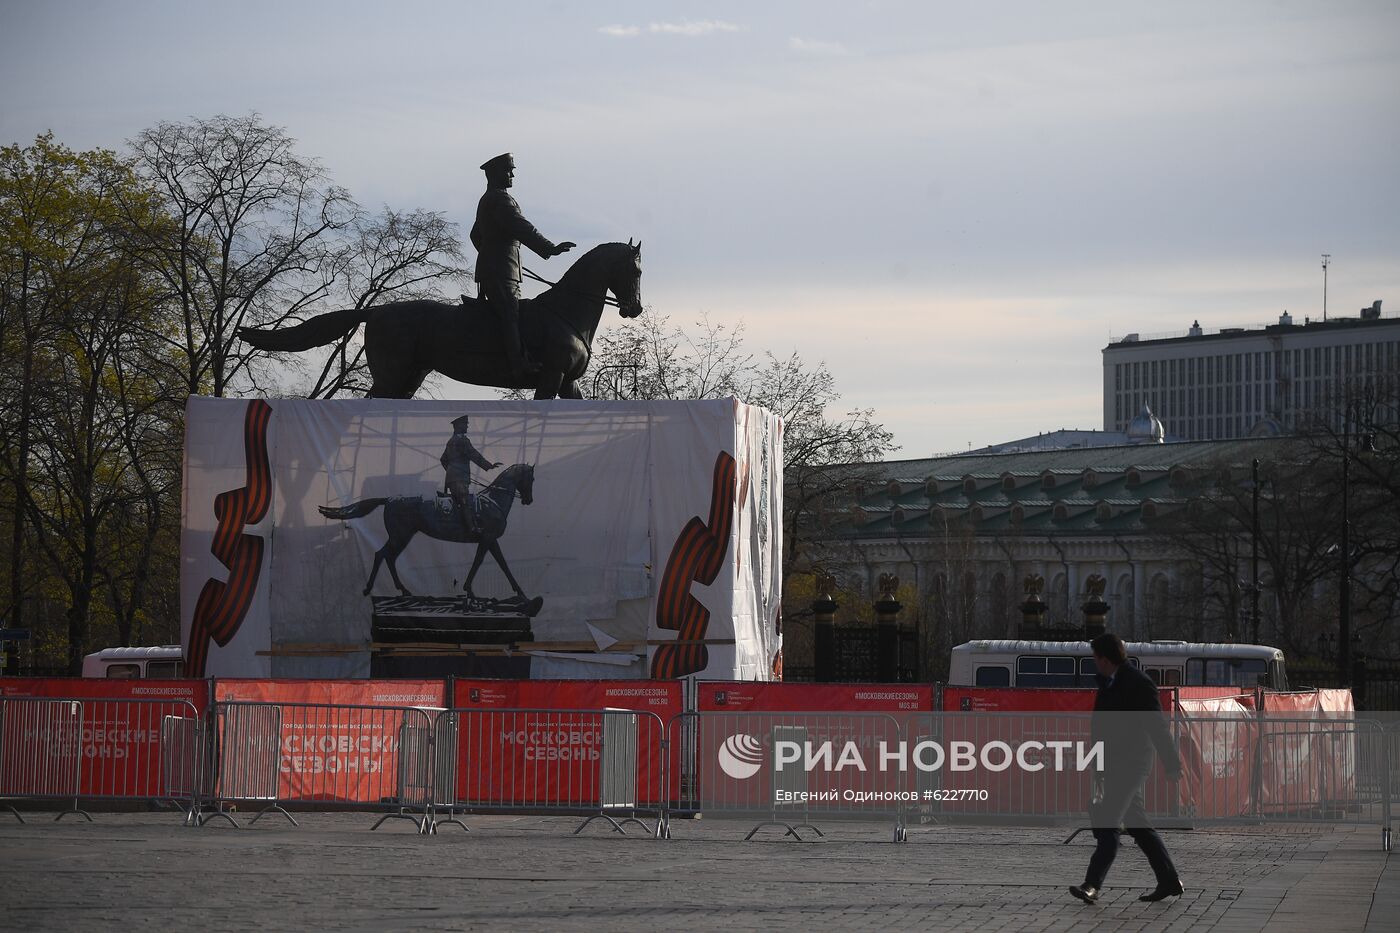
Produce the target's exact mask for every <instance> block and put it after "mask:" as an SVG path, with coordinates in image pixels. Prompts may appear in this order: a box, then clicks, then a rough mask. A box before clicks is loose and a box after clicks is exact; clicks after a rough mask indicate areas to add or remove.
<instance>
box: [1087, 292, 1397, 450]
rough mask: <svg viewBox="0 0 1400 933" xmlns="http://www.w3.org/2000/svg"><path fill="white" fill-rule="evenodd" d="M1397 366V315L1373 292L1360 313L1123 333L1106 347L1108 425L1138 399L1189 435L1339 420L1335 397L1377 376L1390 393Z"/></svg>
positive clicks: (1208, 436)
mask: <svg viewBox="0 0 1400 933" xmlns="http://www.w3.org/2000/svg"><path fill="white" fill-rule="evenodd" d="M1397 373H1400V317H1382V315H1381V303H1380V302H1379V301H1377V302H1376V303H1375V304H1373V305H1372V306H1371V307H1369V308H1363V309H1362V311H1361V314H1360V316H1359V317H1344V318H1337V317H1333V318H1331V319H1330V320H1326V321H1321V320H1317V321H1314V320H1308V319H1304V321H1303V323H1301V324H1299V323H1296V322H1295V321H1294V320H1293V319H1292V317H1291V316H1290V315H1289V314H1288V313H1287V312H1284V314H1283V315H1282V316H1281V317H1280V318H1279V321H1278V323H1277V324H1269V325H1265V326H1261V327H1257V328H1244V327H1224V328H1220V329H1219V330H1216V331H1209V332H1208V331H1205V330H1203V329H1202V328H1201V327H1200V326H1199V325H1198V324H1197V325H1193V326H1192V327H1191V329H1190V330H1189V331H1187V332H1186V333H1185V334H1173V335H1164V336H1149V337H1146V338H1140V337H1139V336H1138V335H1137V334H1128V335H1127V336H1126V337H1123V338H1121V339H1119V340H1115V341H1113V342H1112V343H1110V344H1109V345H1108V346H1107V347H1105V348H1104V350H1103V421H1104V430H1105V431H1124V430H1126V429H1127V427H1128V425H1129V423H1130V422H1131V421H1132V420H1133V419H1134V418H1135V417H1137V416H1138V415H1140V414H1141V413H1142V411H1143V408H1144V407H1147V408H1149V409H1150V410H1151V412H1152V413H1153V414H1155V415H1156V416H1157V417H1158V418H1159V419H1160V420H1161V422H1162V425H1163V427H1164V429H1165V431H1166V433H1167V434H1168V435H1170V436H1175V437H1180V438H1183V439H1186V440H1219V439H1224V438H1234V437H1248V436H1251V435H1255V436H1257V435H1262V434H1278V433H1291V432H1293V431H1295V430H1297V429H1298V428H1300V427H1306V426H1307V425H1308V424H1309V423H1315V422H1322V423H1325V424H1329V425H1331V426H1332V427H1334V428H1340V427H1341V422H1342V417H1343V409H1344V407H1345V405H1344V404H1342V403H1340V402H1339V400H1340V399H1345V398H1349V397H1355V394H1356V392H1357V390H1358V389H1360V388H1362V387H1364V386H1365V385H1367V384H1372V385H1374V384H1376V383H1384V384H1386V385H1388V386H1389V387H1390V394H1392V395H1393V394H1394V380H1395V378H1396V374H1397Z"/></svg>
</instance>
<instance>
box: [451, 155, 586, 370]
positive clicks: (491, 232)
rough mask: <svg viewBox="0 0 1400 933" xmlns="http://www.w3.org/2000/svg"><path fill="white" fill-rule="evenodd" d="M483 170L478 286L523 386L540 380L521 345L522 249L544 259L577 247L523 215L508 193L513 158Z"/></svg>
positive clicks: (476, 232)
mask: <svg viewBox="0 0 1400 933" xmlns="http://www.w3.org/2000/svg"><path fill="white" fill-rule="evenodd" d="M481 170H482V171H484V172H485V173H486V193H485V194H483V195H482V196H481V200H480V201H479V202H478V203H477V205H476V222H475V223H474V224H472V231H471V241H472V245H473V246H475V247H476V251H477V257H476V284H477V289H478V291H479V293H480V296H481V298H482V299H483V300H484V301H485V302H486V308H487V310H488V311H490V312H491V314H492V316H494V317H495V318H496V321H497V323H498V325H499V327H500V330H501V339H502V341H503V342H504V346H503V349H504V350H505V354H506V362H507V364H508V365H509V366H510V370H511V377H512V378H513V379H515V380H516V381H518V382H523V381H525V380H527V379H529V378H530V377H532V376H533V375H535V372H536V371H537V368H536V367H533V366H532V365H531V364H530V361H529V360H528V359H527V357H526V356H525V352H524V350H523V348H522V347H521V343H520V244H521V243H524V244H525V245H526V246H528V247H530V249H532V250H534V251H535V252H536V253H538V254H539V256H540V258H542V259H549V258H550V257H552V256H558V255H559V254H560V253H567V252H568V251H569V250H571V249H573V248H574V245H575V244H573V243H570V242H568V241H565V242H563V243H560V244H559V245H558V246H556V245H554V244H553V243H551V242H550V241H549V240H546V239H545V238H544V237H543V236H541V235H540V232H539V231H538V230H536V229H535V226H534V224H532V223H530V222H529V221H528V220H526V219H525V217H524V216H523V215H522V214H521V213H520V205H519V204H516V203H515V198H513V197H511V196H510V194H509V193H507V189H508V188H510V187H511V186H512V185H514V184H515V159H514V158H513V157H512V156H511V154H510V153H509V152H506V153H503V154H501V155H498V156H496V157H495V158H494V159H488V160H487V161H485V162H483V163H482V164H481Z"/></svg>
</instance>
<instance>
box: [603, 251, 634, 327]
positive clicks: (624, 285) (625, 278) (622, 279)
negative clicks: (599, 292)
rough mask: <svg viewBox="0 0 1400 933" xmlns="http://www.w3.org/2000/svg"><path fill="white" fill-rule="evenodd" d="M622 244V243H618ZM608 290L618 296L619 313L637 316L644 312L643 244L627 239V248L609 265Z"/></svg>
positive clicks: (624, 315)
mask: <svg viewBox="0 0 1400 933" xmlns="http://www.w3.org/2000/svg"><path fill="white" fill-rule="evenodd" d="M617 245H618V246H622V244H621V243H618V244H617ZM608 290H609V291H611V292H612V293H613V294H614V295H615V296H617V305H618V313H619V314H621V315H622V316H623V317H636V316H637V315H639V314H641V313H642V244H641V243H640V242H639V243H637V245H636V246H633V245H632V241H631V240H628V241H627V246H626V248H625V249H621V250H619V251H618V255H617V258H616V259H614V260H613V262H612V264H611V265H610V266H609V267H608Z"/></svg>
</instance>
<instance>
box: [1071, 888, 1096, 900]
mask: <svg viewBox="0 0 1400 933" xmlns="http://www.w3.org/2000/svg"><path fill="white" fill-rule="evenodd" d="M1069 893H1071V894H1073V895H1074V896H1075V897H1077V898H1079V899H1080V900H1081V901H1083V902H1084V903H1086V904H1092V903H1094V902H1095V901H1097V900H1098V899H1099V889H1098V888H1096V887H1094V886H1093V885H1092V884H1084V885H1079V884H1072V885H1070V887H1069Z"/></svg>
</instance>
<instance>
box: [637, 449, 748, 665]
mask: <svg viewBox="0 0 1400 933" xmlns="http://www.w3.org/2000/svg"><path fill="white" fill-rule="evenodd" d="M734 491H735V464H734V458H733V457H731V456H730V455H729V454H727V453H725V452H724V451H720V454H719V456H718V457H716V458H715V472H714V482H713V483H712V484H711V488H710V520H709V522H708V524H707V523H706V522H703V521H701V520H700V516H698V515H696V516H694V517H693V518H691V520H690V521H688V522H686V525H685V527H684V528H682V529H681V533H680V535H679V536H678V537H677V538H676V543H675V545H674V546H673V547H672V548H671V556H670V558H669V559H668V560H667V561H666V570H665V572H664V573H663V574H662V575H661V587H660V591H659V592H658V593H657V598H656V627H657V628H660V629H665V630H668V631H673V632H675V633H676V642H677V644H674V645H661V646H660V647H659V648H657V649H656V653H655V654H654V655H653V656H652V659H651V676H652V677H654V678H656V679H658V680H669V679H671V678H674V677H684V676H685V675H686V674H693V673H695V672H696V671H703V670H704V669H705V668H706V666H707V665H708V664H709V659H710V653H709V651H708V650H706V648H705V646H704V644H702V640H703V639H704V637H705V631H706V629H708V628H709V625H710V610H708V609H706V608H705V606H704V605H703V604H702V603H701V602H700V600H698V599H696V598H695V596H694V595H693V594H692V593H691V592H690V585H691V584H692V583H703V584H704V585H706V586H709V585H710V584H711V583H714V582H715V577H717V576H719V572H720V569H721V568H722V567H724V554H725V552H726V551H727V550H728V549H729V530H730V528H731V527H732V526H733V524H734Z"/></svg>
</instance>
